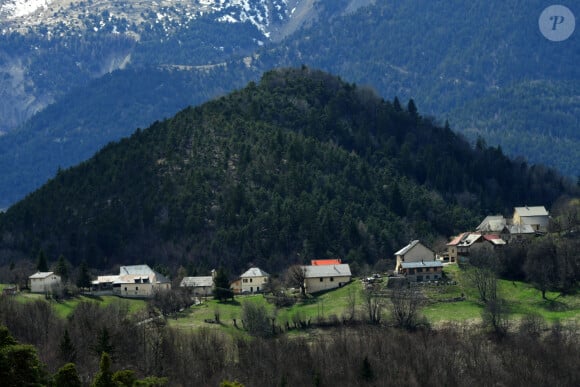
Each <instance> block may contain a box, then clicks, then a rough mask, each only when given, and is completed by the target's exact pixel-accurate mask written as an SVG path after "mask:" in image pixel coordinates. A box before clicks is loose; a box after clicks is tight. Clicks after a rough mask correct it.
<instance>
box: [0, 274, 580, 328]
mask: <svg viewBox="0 0 580 387" xmlns="http://www.w3.org/2000/svg"><path fill="white" fill-rule="evenodd" d="M444 273H445V275H446V277H447V278H448V279H449V280H451V281H454V282H455V283H456V284H454V285H439V286H434V285H431V286H422V287H421V290H422V292H423V294H424V295H425V297H426V300H427V302H426V304H425V306H424V307H423V309H422V311H421V313H422V314H423V316H425V318H426V319H427V320H428V321H429V322H430V323H432V324H433V325H435V326H441V325H444V324H445V322H462V321H464V322H472V323H478V322H480V321H481V314H482V311H483V307H484V306H483V303H481V302H480V301H479V300H478V293H477V291H476V289H475V288H473V286H470V284H469V282H468V280H467V279H466V276H465V273H464V271H463V270H462V269H460V268H459V267H458V266H456V265H448V266H446V267H445V268H444ZM2 287H3V285H0V290H1V289H2ZM498 290H499V294H500V296H501V297H502V298H504V299H505V300H506V301H507V303H508V306H509V310H510V314H511V316H510V318H512V319H513V320H518V319H520V318H521V317H523V316H525V315H528V314H538V315H540V316H542V317H543V318H544V319H545V320H546V322H548V323H554V322H556V321H561V322H569V321H575V322H580V295H568V296H561V295H559V293H554V292H548V293H547V298H548V300H544V299H542V296H541V293H540V291H538V290H537V289H534V288H533V287H532V286H531V285H529V284H527V283H524V282H518V281H505V280H499V281H498ZM353 297H354V299H355V300H356V308H357V313H359V316H360V315H361V313H363V306H362V304H363V297H362V284H361V282H360V280H355V281H353V282H351V283H350V284H348V285H347V286H344V287H342V288H339V289H335V290H333V291H329V292H325V293H321V294H317V295H314V296H309V297H308V298H307V299H305V300H303V301H300V302H298V303H297V304H295V305H293V306H290V307H282V308H278V309H276V308H275V307H274V306H273V305H272V304H270V303H268V302H267V299H266V298H265V297H264V296H263V295H247V296H239V297H236V298H235V301H233V302H232V301H230V302H225V303H220V302H217V301H216V300H213V299H211V298H208V299H207V300H206V301H204V302H203V303H202V304H200V305H196V306H193V307H191V308H188V309H186V310H184V311H183V312H181V313H180V314H179V315H178V316H176V317H175V318H171V319H170V320H169V324H170V325H171V326H173V327H176V328H178V329H184V330H191V329H193V330H195V329H199V328H202V327H206V328H210V329H221V330H225V331H227V332H230V333H231V334H240V330H238V329H236V328H235V327H234V324H233V320H234V319H236V320H237V323H238V326H239V327H241V326H242V324H241V314H242V304H243V303H244V302H253V303H258V304H263V305H264V306H265V307H266V308H267V309H268V311H269V314H270V315H271V316H275V317H276V324H278V325H280V326H285V325H286V323H288V324H290V325H291V326H292V325H293V322H294V321H295V320H300V321H308V320H310V321H311V322H317V321H319V320H326V321H328V320H332V319H335V318H336V319H339V320H341V319H342V318H343V316H345V315H348V314H349V309H350V307H349V305H350V304H351V301H352V298H353ZM17 299H18V300H19V301H20V302H29V301H34V300H38V299H44V296H43V295H41V294H30V293H21V294H20V295H18V296H17ZM83 301H89V302H98V303H99V304H101V305H102V306H106V305H109V304H111V303H116V302H119V303H127V304H128V306H129V310H130V311H131V312H135V311H139V310H142V309H144V308H145V307H146V301H145V300H131V299H120V298H118V297H114V296H102V297H87V296H79V297H76V298H73V299H70V300H65V301H54V300H51V301H49V302H50V303H51V304H52V305H53V307H54V309H55V312H56V313H57V315H58V316H60V317H62V318H66V317H67V316H69V315H70V314H71V313H72V312H73V311H74V309H75V308H76V306H77V305H78V304H79V303H80V302H83ZM385 304H387V305H388V301H386V302H385ZM216 314H217V315H219V318H220V322H221V323H220V324H215V323H209V322H207V321H210V320H215V317H216ZM385 314H386V313H385ZM385 318H388V315H385Z"/></svg>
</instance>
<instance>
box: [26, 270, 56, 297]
mask: <svg viewBox="0 0 580 387" xmlns="http://www.w3.org/2000/svg"><path fill="white" fill-rule="evenodd" d="M28 280H29V282H30V291H31V292H32V293H46V292H51V291H52V290H53V289H54V288H55V287H57V286H60V284H61V278H60V276H59V275H57V274H54V273H53V272H52V271H46V272H38V273H35V274H33V275H31V276H30V277H28Z"/></svg>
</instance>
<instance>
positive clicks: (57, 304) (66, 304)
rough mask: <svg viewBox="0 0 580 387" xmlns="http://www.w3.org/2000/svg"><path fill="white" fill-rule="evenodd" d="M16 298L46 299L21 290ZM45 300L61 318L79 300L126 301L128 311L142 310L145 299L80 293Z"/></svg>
mask: <svg viewBox="0 0 580 387" xmlns="http://www.w3.org/2000/svg"><path fill="white" fill-rule="evenodd" d="M16 300H17V301H19V302H32V301H36V300H46V298H45V297H44V294H35V293H26V292H22V293H20V294H18V296H16ZM47 302H50V304H51V305H52V307H53V308H54V311H55V313H56V314H57V316H59V317H61V318H66V317H68V316H69V315H70V314H71V313H72V312H73V311H74V309H75V308H76V306H77V305H78V304H80V303H81V302H97V303H99V305H101V306H103V307H104V306H107V305H110V304H113V303H126V304H127V305H128V307H129V312H130V313H133V312H137V311H139V310H142V309H144V308H145V306H146V301H145V300H133V299H125V298H119V297H116V296H99V297H89V296H82V295H81V296H77V297H74V298H70V299H67V300H61V301H56V300H47Z"/></svg>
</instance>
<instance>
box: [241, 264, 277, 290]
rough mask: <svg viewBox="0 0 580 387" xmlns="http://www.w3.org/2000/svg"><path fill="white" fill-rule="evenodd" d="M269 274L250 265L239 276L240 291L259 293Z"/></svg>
mask: <svg viewBox="0 0 580 387" xmlns="http://www.w3.org/2000/svg"><path fill="white" fill-rule="evenodd" d="M268 278H270V274H268V273H266V272H265V271H264V270H262V269H260V268H257V267H252V268H250V269H248V270H247V271H246V272H245V273H244V274H242V275H241V276H240V280H241V286H240V292H241V293H259V292H261V291H263V290H264V284H266V283H267V282H268Z"/></svg>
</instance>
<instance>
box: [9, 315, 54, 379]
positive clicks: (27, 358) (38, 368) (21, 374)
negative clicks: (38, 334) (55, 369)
mask: <svg viewBox="0 0 580 387" xmlns="http://www.w3.org/2000/svg"><path fill="white" fill-rule="evenodd" d="M45 377H46V373H45V371H44V367H43V365H42V363H41V362H40V360H39V359H38V355H37V353H36V348H34V347H33V346H32V345H24V344H19V343H18V342H17V341H16V340H15V339H14V338H13V337H12V335H11V334H10V332H9V331H8V329H7V328H6V327H4V326H0V385H2V386H5V387H12V386H14V387H16V386H37V385H42V384H44V382H45V381H44V379H45Z"/></svg>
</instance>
